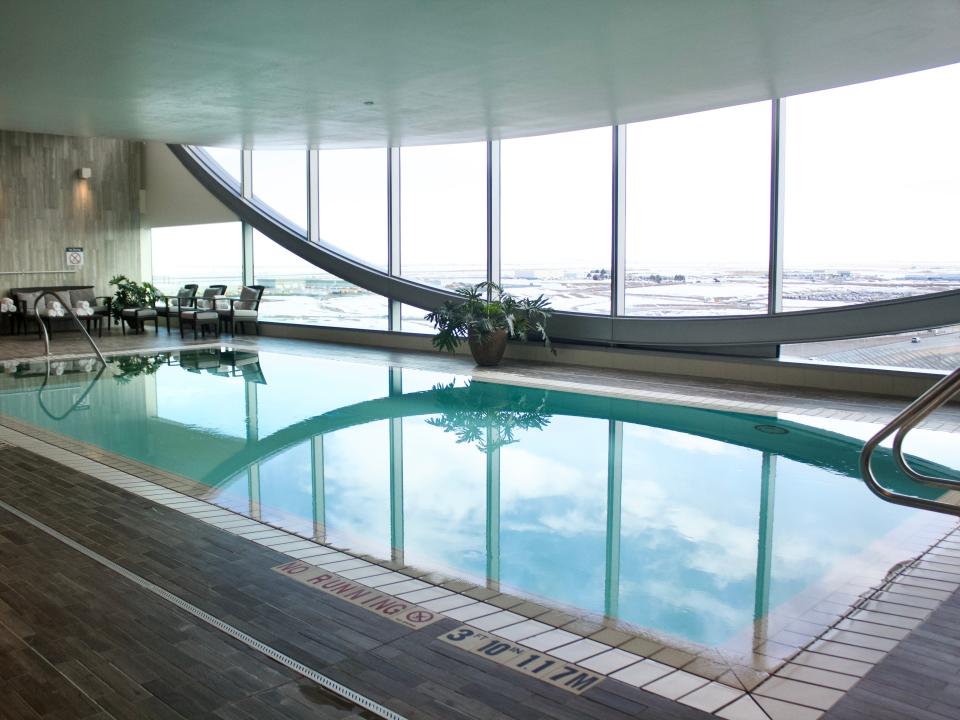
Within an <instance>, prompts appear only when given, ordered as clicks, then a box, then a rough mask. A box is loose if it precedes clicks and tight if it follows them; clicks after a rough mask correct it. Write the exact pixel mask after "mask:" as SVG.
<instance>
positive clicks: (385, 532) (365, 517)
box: [323, 420, 390, 553]
mask: <svg viewBox="0 0 960 720" xmlns="http://www.w3.org/2000/svg"><path fill="white" fill-rule="evenodd" d="M389 449H390V444H389V422H388V421H386V420H381V421H378V422H373V423H367V424H365V425H360V426H358V427H353V428H347V429H344V430H338V431H336V432H333V433H330V434H328V435H325V436H324V438H323V457H324V486H325V489H326V492H325V495H326V518H327V528H328V530H329V531H330V532H331V534H332V535H333V536H336V535H337V533H343V534H344V536H345V539H346V540H347V544H356V545H357V546H359V547H363V548H364V549H367V550H370V551H371V552H380V553H385V552H386V551H388V550H389V547H390V465H389ZM333 539H335V537H334V538H333Z"/></svg>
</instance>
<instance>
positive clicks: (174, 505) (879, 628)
mask: <svg viewBox="0 0 960 720" xmlns="http://www.w3.org/2000/svg"><path fill="white" fill-rule="evenodd" d="M9 425H15V426H19V428H20V429H17V427H8V426H9ZM23 430H26V431H28V432H23ZM35 435H45V436H47V437H48V438H49V439H51V440H53V442H48V441H47V440H44V439H40V438H39V437H35ZM58 440H59V441H60V443H63V444H68V445H70V446H72V447H73V448H74V449H67V448H65V447H61V446H60V444H59V443H58V442H57V441H58ZM4 441H5V442H7V443H9V444H11V445H15V446H19V447H22V448H24V449H27V450H30V451H33V452H37V453H38V454H41V455H43V456H45V457H47V458H49V459H51V460H53V461H55V462H58V463H61V464H63V465H65V466H67V467H70V468H72V469H74V470H77V471H79V472H83V473H85V474H87V475H90V476H91V477H94V478H96V479H98V480H101V481H103V482H106V483H108V484H111V485H113V486H115V487H119V488H121V489H124V490H126V491H128V492H131V493H134V494H136V495H139V496H141V497H144V498H146V499H149V500H151V501H153V502H156V503H158V504H161V505H164V506H166V507H169V508H171V509H175V510H178V511H180V512H183V513H185V514H187V515H190V516H191V517H194V518H195V519H198V520H202V521H203V522H205V523H207V524H209V525H212V526H214V527H217V528H219V529H221V530H226V531H228V532H230V533H232V534H234V535H237V536H239V537H243V538H246V539H248V540H252V541H253V542H256V543H258V544H260V545H263V546H265V547H269V548H271V549H273V550H275V551H277V552H279V553H282V554H285V555H287V556H288V557H290V558H293V559H298V560H302V561H304V562H308V563H310V564H316V565H317V566H318V567H322V568H324V569H327V570H331V571H333V572H337V573H338V574H340V575H342V576H344V577H348V578H350V579H353V580H356V581H357V582H361V583H362V584H365V585H368V586H370V587H376V588H377V589H378V590H380V591H382V592H386V593H388V594H391V595H395V596H396V597H398V598H401V599H404V600H408V601H411V602H416V603H417V604H419V605H421V606H423V607H426V608H428V609H430V610H433V611H435V612H437V613H439V614H443V615H444V616H446V617H448V618H451V619H456V620H459V621H461V622H464V623H468V624H471V625H474V626H476V627H477V628H478V629H480V630H485V631H488V632H493V633H495V634H502V635H503V636H504V637H505V639H508V640H513V641H516V642H520V643H521V644H523V645H526V646H527V647H530V648H532V649H535V650H542V651H544V652H547V651H550V652H551V653H552V654H553V655H557V656H558V657H561V659H565V660H568V661H570V662H571V663H576V664H579V665H581V666H582V667H585V668H587V669H590V670H594V671H595V672H599V673H600V674H603V675H606V676H608V677H611V678H613V679H616V680H619V681H622V682H625V683H627V684H629V685H631V686H633V687H637V688H642V689H643V690H646V691H649V692H653V693H656V694H658V695H660V696H662V697H665V698H668V699H671V700H675V701H678V702H681V703H684V704H686V705H690V706H692V707H696V708H698V709H701V710H704V711H705V712H712V713H715V714H717V715H718V716H719V717H723V718H727V719H728V720H751V718H757V717H759V718H764V717H769V718H772V719H773V720H779V718H800V719H801V720H803V719H804V718H817V717H819V716H820V715H821V714H822V713H823V712H824V711H825V710H827V709H829V707H831V706H832V705H833V704H834V703H835V702H836V701H837V700H839V698H840V697H842V696H843V694H844V693H845V692H846V690H848V689H849V688H850V687H852V686H853V684H854V683H856V681H857V680H859V678H860V677H862V676H863V675H865V674H866V673H867V672H868V671H869V669H870V668H872V666H873V665H874V664H876V663H877V662H879V661H880V659H882V658H883V657H884V656H885V655H886V653H888V652H889V651H890V650H892V649H893V647H895V646H896V644H897V642H899V639H901V638H902V637H904V636H905V635H906V633H907V632H909V630H910V629H912V628H913V627H916V625H917V624H919V623H920V622H922V620H923V619H924V618H925V617H926V616H927V615H929V613H930V612H932V611H933V609H935V608H936V607H938V606H939V604H940V602H942V600H943V599H945V598H946V597H948V596H949V594H950V593H952V592H953V591H954V590H956V589H957V587H960V533H958V532H957V531H956V530H955V529H954V530H951V531H950V532H948V533H947V534H946V535H944V536H943V537H941V538H940V539H939V540H935V541H934V542H932V544H931V547H930V548H929V549H928V550H927V551H926V552H924V553H923V554H922V555H921V556H919V557H918V558H917V559H916V560H914V561H913V562H911V563H909V564H907V565H906V566H904V567H902V568H899V570H898V572H897V574H896V575H895V576H894V577H892V578H888V579H887V581H886V582H885V583H884V584H883V585H882V586H880V587H879V588H877V589H875V590H874V591H872V592H870V593H869V594H868V595H867V596H866V597H862V598H860V599H859V600H858V601H857V602H856V603H854V605H852V606H851V607H850V608H849V610H847V612H846V613H844V614H843V615H842V616H841V617H840V618H839V620H837V621H836V622H835V623H834V624H832V625H831V626H830V627H828V628H827V630H825V631H823V632H821V633H819V634H818V635H817V636H816V637H814V638H813V639H812V640H811V641H810V642H808V643H806V644H804V645H803V646H802V647H797V648H795V649H794V652H792V653H790V654H789V656H787V657H784V658H781V659H780V660H779V661H778V662H780V661H782V663H781V664H780V666H779V667H778V668H777V669H776V670H775V671H774V672H773V674H772V675H771V676H770V677H768V678H766V679H764V680H762V681H761V682H759V683H757V684H755V685H754V686H753V687H752V688H747V690H749V692H747V691H746V690H741V689H738V688H735V687H732V686H731V685H730V684H728V683H725V682H721V681H719V680H720V677H722V676H717V675H713V676H705V675H703V674H699V673H701V672H702V670H698V669H697V668H695V667H694V665H695V664H696V663H697V661H698V660H703V658H696V657H695V656H692V655H689V654H686V653H683V652H682V651H675V650H672V649H671V648H664V647H662V646H659V645H658V646H656V649H652V648H651V649H649V656H648V655H643V654H639V652H632V650H638V647H637V646H636V645H635V644H633V643H634V641H633V640H628V641H626V642H623V641H622V639H621V640H620V642H619V643H618V638H617V637H616V636H617V635H618V631H616V630H613V629H611V628H605V627H602V626H601V627H599V629H598V628H597V627H596V626H594V627H575V625H576V624H577V622H578V621H577V620H576V619H574V620H573V622H572V623H571V622H569V621H570V619H571V618H572V616H570V615H567V614H565V613H563V612H560V611H557V610H550V609H549V608H546V607H544V606H538V605H536V604H535V603H531V602H528V601H524V600H523V599H522V598H517V597H513V596H507V595H503V594H499V593H497V592H495V591H493V590H488V589H486V588H479V587H473V586H471V585H469V584H468V583H462V582H459V581H448V582H446V583H443V584H438V583H436V582H434V581H432V580H430V579H429V575H424V574H422V573H420V574H418V571H416V570H414V569H413V568H398V567H391V566H390V564H389V563H385V562H379V561H374V562H371V561H370V559H368V558H366V557H361V556H357V555H355V554H353V553H350V552H346V551H342V550H340V549H337V548H334V547H331V546H328V545H324V544H322V543H318V542H315V541H313V540H309V539H306V538H304V537H302V536H300V535H297V534H296V533H293V532H291V531H289V530H285V529H283V528H280V527H276V526H272V525H269V524H267V523H264V522H261V521H259V520H254V519H251V518H248V517H247V516H245V515H242V514H240V513H237V512H235V511H233V510H228V509H224V508H222V507H220V506H218V505H216V504H213V503H211V502H209V501H207V500H205V499H199V498H197V497H195V496H194V495H191V494H189V492H183V490H193V491H194V492H198V491H200V490H201V489H203V490H208V488H206V486H201V485H199V484H198V483H195V482H193V481H189V480H187V479H186V478H178V477H177V476H174V475H171V474H169V473H164V472H162V471H157V472H156V473H154V475H155V477H156V479H155V480H147V479H144V478H141V477H139V476H137V475H134V474H131V473H130V472H127V471H125V470H122V469H118V468H115V467H110V466H109V465H107V464H105V463H103V462H100V460H99V459H93V458H90V457H86V456H85V455H84V454H83V452H82V451H83V450H84V449H87V451H88V452H90V453H91V454H94V455H96V456H98V457H99V458H100V459H107V458H108V457H109V456H110V455H111V454H110V453H106V452H104V451H102V450H100V449H99V448H94V447H93V446H88V445H86V444H85V443H79V442H77V441H65V440H64V439H63V437H62V436H58V435H57V434H56V433H52V432H50V431H45V430H41V429H38V428H35V427H33V426H29V425H27V424H25V423H22V422H20V421H14V420H11V419H7V418H3V417H0V442H4ZM78 451H79V452H78ZM125 464H126V465H128V466H129V467H131V469H135V470H139V469H140V467H142V468H148V466H144V465H142V464H140V463H133V462H129V461H128V462H126V463H125ZM164 480H166V481H168V482H173V483H176V485H178V486H179V488H178V489H173V488H170V487H167V486H166V485H164V484H163V481H164ZM184 483H186V487H185V486H184ZM321 562H322V563H324V564H322V565H321V564H319V563H321ZM364 580H366V582H364ZM391 588H392V589H391ZM488 600H489V601H490V602H487V601H488ZM524 606H530V607H524ZM538 611H539V612H538ZM561 626H563V627H561ZM619 635H622V636H623V637H629V636H627V635H626V634H625V633H619ZM635 640H639V638H637V639H635ZM641 642H642V641H641ZM625 648H629V649H625ZM684 655H686V657H683V656H684ZM770 659H771V660H774V658H770ZM685 668H686V669H685ZM707 675H709V673H707ZM838 686H839V687H838ZM761 708H762V709H761ZM758 712H762V713H763V714H762V715H758V714H757V713H758Z"/></svg>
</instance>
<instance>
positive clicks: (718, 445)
mask: <svg viewBox="0 0 960 720" xmlns="http://www.w3.org/2000/svg"><path fill="white" fill-rule="evenodd" d="M623 434H624V438H629V439H631V440H636V441H639V442H653V443H657V444H659V445H664V446H666V447H670V448H676V449H677V450H686V451H688V452H696V453H701V454H704V455H736V454H738V449H737V448H734V447H732V446H730V445H728V444H727V443H724V442H720V441H719V440H711V439H710V438H705V437H700V436H699V435H688V434H687V433H682V432H676V431H674V430H663V429H661V428H652V427H648V426H646V425H635V424H633V423H624V425H623Z"/></svg>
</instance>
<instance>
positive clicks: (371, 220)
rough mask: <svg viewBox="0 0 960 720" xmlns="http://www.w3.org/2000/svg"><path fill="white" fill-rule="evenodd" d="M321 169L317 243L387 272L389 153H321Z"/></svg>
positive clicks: (379, 150) (350, 151) (329, 151)
mask: <svg viewBox="0 0 960 720" xmlns="http://www.w3.org/2000/svg"><path fill="white" fill-rule="evenodd" d="M318 166H319V183H318V187H319V190H318V194H319V203H320V205H319V207H320V218H319V225H318V227H317V235H318V237H319V238H320V239H321V240H322V241H323V242H325V243H328V244H330V245H333V246H334V247H337V248H340V249H341V250H343V251H344V252H346V253H348V254H350V255H353V256H354V257H355V258H357V259H358V260H362V261H363V262H365V263H368V264H370V265H373V266H374V267H377V268H380V269H381V270H385V269H386V267H387V151H386V150H385V149H374V150H321V151H320V152H319V163H318Z"/></svg>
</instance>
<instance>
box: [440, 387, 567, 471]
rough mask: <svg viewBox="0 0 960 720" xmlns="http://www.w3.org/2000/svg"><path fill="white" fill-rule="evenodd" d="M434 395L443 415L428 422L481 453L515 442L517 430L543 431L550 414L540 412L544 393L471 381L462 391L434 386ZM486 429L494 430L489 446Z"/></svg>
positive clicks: (455, 388) (544, 397) (544, 401)
mask: <svg viewBox="0 0 960 720" xmlns="http://www.w3.org/2000/svg"><path fill="white" fill-rule="evenodd" d="M433 392H434V393H435V395H436V398H437V401H438V403H439V405H440V406H441V407H442V408H443V415H441V416H440V417H436V418H430V419H428V420H427V423H428V424H430V425H433V426H434V427H438V428H440V429H441V430H443V431H444V432H449V433H453V434H454V435H456V436H457V442H458V443H473V444H475V445H476V446H477V448H478V449H479V450H480V452H483V453H486V452H490V451H493V450H499V449H500V448H501V447H503V446H504V445H509V444H511V443H515V442H517V439H516V438H515V437H514V432H515V431H516V430H543V429H544V428H545V427H546V426H547V425H549V424H550V415H548V414H547V413H545V412H544V411H543V406H544V404H545V403H546V399H547V393H546V391H545V390H530V389H527V388H518V387H509V386H507V385H490V384H488V383H472V382H471V383H467V385H466V386H465V387H462V388H457V387H455V386H454V383H450V384H449V385H435V386H434V388H433ZM488 429H489V430H494V431H495V434H494V435H493V436H492V438H491V442H490V443H488V442H487V430H488Z"/></svg>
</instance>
